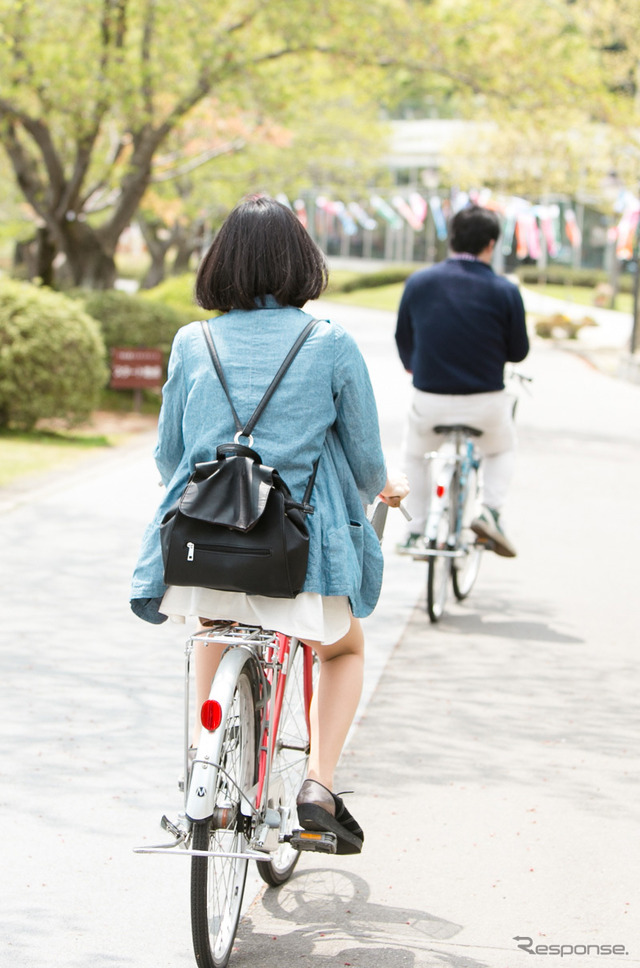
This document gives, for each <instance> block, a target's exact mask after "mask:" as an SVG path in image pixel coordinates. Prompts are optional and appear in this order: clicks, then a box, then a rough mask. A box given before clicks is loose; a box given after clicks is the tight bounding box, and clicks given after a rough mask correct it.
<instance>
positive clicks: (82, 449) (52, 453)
mask: <svg viewBox="0 0 640 968" xmlns="http://www.w3.org/2000/svg"><path fill="white" fill-rule="evenodd" d="M115 443H117V438H113V439H112V438H110V437H107V436H104V435H102V434H97V435H95V436H83V435H80V434H71V433H65V434H62V433H55V432H53V431H43V430H34V431H31V432H30V433H26V432H20V431H17V430H0V487H2V486H4V485H5V484H9V483H10V482H11V481H13V480H15V479H16V478H19V477H23V476H28V475H32V474H36V473H44V472H45V471H48V470H51V469H52V468H54V467H59V466H61V465H64V464H68V463H70V462H72V461H74V460H77V459H78V458H79V457H82V456H83V455H84V454H86V453H87V452H88V451H90V450H92V449H93V450H95V449H100V450H104V448H107V447H112V446H113V445H114V444H115Z"/></svg>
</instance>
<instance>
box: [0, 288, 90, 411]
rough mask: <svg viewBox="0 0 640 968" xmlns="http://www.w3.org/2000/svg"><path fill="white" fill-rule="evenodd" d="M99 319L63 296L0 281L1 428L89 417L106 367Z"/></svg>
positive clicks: (49, 291) (46, 290)
mask: <svg viewBox="0 0 640 968" xmlns="http://www.w3.org/2000/svg"><path fill="white" fill-rule="evenodd" d="M104 356H105V348H104V343H103V341H102V337H101V336H100V332H99V329H98V324H97V323H96V321H95V320H93V319H91V318H90V317H89V316H88V315H87V314H86V313H85V312H84V311H83V310H82V308H81V307H80V306H79V305H78V304H77V303H75V302H73V301H72V300H70V299H67V298H66V297H65V296H62V295H60V294H59V293H55V292H51V290H49V289H38V288H36V287H35V286H32V285H29V284H28V283H21V282H15V281H12V280H2V281H0V427H7V426H15V427H19V428H23V429H26V430H29V429H31V428H32V427H33V426H34V425H35V423H36V422H37V421H38V420H39V419H40V418H41V417H61V418H63V419H64V420H66V421H67V422H68V423H69V424H73V423H75V422H77V421H80V420H82V419H84V418H86V417H88V416H89V414H90V413H91V411H92V410H93V409H94V408H95V406H96V405H97V402H98V396H99V394H100V390H101V389H102V387H103V386H104V384H105V382H106V380H107V377H108V370H107V367H106V366H105V361H104Z"/></svg>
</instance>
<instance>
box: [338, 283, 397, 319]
mask: <svg viewBox="0 0 640 968" xmlns="http://www.w3.org/2000/svg"><path fill="white" fill-rule="evenodd" d="M403 289H404V285H403V283H401V282H394V283H393V284H392V285H390V286H376V287H375V288H374V289H357V290H356V291H355V292H328V293H327V292H324V293H323V294H322V299H329V300H331V301H332V302H339V303H342V304H343V306H364V308H365V309H389V310H390V311H391V312H394V313H395V312H396V310H397V309H398V306H399V305H400V297H401V296H402V290H403Z"/></svg>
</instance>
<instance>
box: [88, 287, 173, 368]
mask: <svg viewBox="0 0 640 968" xmlns="http://www.w3.org/2000/svg"><path fill="white" fill-rule="evenodd" d="M82 301H83V305H84V309H85V312H87V313H89V315H90V316H93V318H94V319H97V320H98V322H99V323H100V328H101V330H102V335H103V338H104V342H105V345H106V347H107V349H108V350H110V349H112V348H113V347H114V346H144V347H148V348H149V349H158V350H162V354H163V357H164V362H165V366H166V363H167V361H168V359H169V351H170V350H171V343H172V342H173V337H174V336H175V334H176V332H177V330H178V329H180V327H181V326H182V325H183V323H184V322H185V320H183V319H181V317H180V315H179V313H177V312H176V311H175V310H174V309H172V308H171V307H169V306H165V305H163V304H162V303H157V302H151V301H150V300H147V299H143V298H142V297H141V296H137V295H136V296H132V295H130V294H129V293H126V292H119V291H118V290H115V289H107V290H96V291H93V292H89V293H85V294H83V296H82Z"/></svg>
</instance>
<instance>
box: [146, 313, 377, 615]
mask: <svg viewBox="0 0 640 968" xmlns="http://www.w3.org/2000/svg"><path fill="white" fill-rule="evenodd" d="M310 318H311V317H310V316H309V315H308V314H307V313H304V312H303V311H302V310H300V309H296V308H294V307H281V306H278V304H277V303H276V302H275V300H274V299H273V298H272V297H267V299H266V300H265V305H264V307H263V308H256V309H255V310H250V311H246V310H233V311H232V312H229V313H226V314H225V315H222V316H218V317H214V318H213V319H211V320H209V326H210V327H211V332H212V335H213V338H214V341H215V345H216V349H217V351H218V356H219V357H220V362H221V364H222V368H223V371H224V374H225V377H226V380H227V384H228V387H229V392H230V394H231V399H232V400H233V403H234V406H235V409H236V411H237V413H238V415H239V417H240V420H241V421H242V422H243V425H244V423H245V422H246V421H247V420H248V419H249V417H250V416H251V414H252V413H253V410H254V409H255V407H256V406H257V404H258V402H259V401H260V399H261V398H262V395H263V394H264V392H265V390H266V389H267V387H268V385H269V383H270V382H271V380H272V378H273V377H274V375H275V373H276V371H277V370H278V368H279V366H280V364H281V363H282V361H283V360H284V358H285V356H286V355H287V352H288V350H289V349H290V347H291V346H292V345H293V343H294V342H295V339H296V337H297V336H298V334H299V333H300V332H301V331H302V329H303V328H304V327H305V325H306V324H307V322H308V321H309V319H310ZM234 434H235V426H234V421H233V416H232V413H231V409H230V407H229V403H228V401H227V398H226V396H225V394H224V391H223V389H222V387H221V385H220V382H219V380H218V377H217V375H216V373H215V370H214V368H213V364H212V362H211V357H210V356H209V352H208V350H207V346H206V342H205V339H204V335H203V333H202V329H201V326H200V323H198V322H194V323H190V324H189V325H187V326H184V327H183V328H182V329H180V330H179V331H178V333H177V334H176V337H175V339H174V343H173V347H172V350H171V357H170V360H169V368H168V377H167V382H166V384H165V386H164V388H163V392H162V409H161V412H160V420H159V425H158V443H157V446H156V450H155V460H156V464H157V466H158V470H159V471H160V475H161V477H162V481H163V483H164V484H165V486H166V491H165V494H164V497H163V499H162V500H161V502H160V505H159V507H158V509H157V511H156V514H155V516H154V518H153V520H152V522H151V523H150V525H149V526H148V527H147V529H146V531H145V533H144V536H143V540H142V549H141V552H140V557H139V559H138V563H137V565H136V568H135V571H134V575H133V581H132V586H131V599H132V607H133V609H134V611H135V612H136V614H138V615H140V617H143V618H145V619H147V620H148V621H152V622H153V621H155V622H158V621H161V620H162V619H161V618H160V617H159V616H158V612H157V606H158V604H159V599H160V598H161V596H162V595H163V594H164V592H165V590H166V586H165V584H164V581H163V563H162V554H161V550H160V537H159V525H160V522H161V521H162V518H163V517H164V515H165V513H166V511H167V510H168V509H169V508H170V507H172V505H173V504H175V503H176V501H178V500H179V498H180V496H181V494H182V492H183V490H184V488H185V485H186V483H187V480H188V478H189V476H190V474H191V473H192V472H193V470H194V467H195V465H196V463H198V462H200V461H209V460H214V459H215V454H216V447H217V446H218V445H219V444H223V443H228V442H229V441H232V440H233V437H234ZM253 437H254V443H253V447H254V449H255V450H256V451H257V452H258V453H259V454H260V456H261V458H262V462H263V463H264V464H268V465H269V466H271V467H276V468H277V469H278V471H279V472H280V474H281V476H282V477H283V479H284V481H285V482H286V484H287V485H288V487H289V489H290V490H291V492H292V494H293V496H294V498H296V499H297V500H301V499H302V497H303V494H304V491H305V487H306V485H307V481H308V480H309V477H310V475H311V473H312V465H313V463H314V461H315V460H316V459H317V458H318V456H320V460H319V464H318V472H317V476H316V481H315V485H314V488H313V493H312V496H311V504H312V505H313V506H314V507H315V513H314V514H311V515H308V517H307V524H308V527H309V535H310V541H309V563H308V569H307V576H306V581H305V584H304V588H303V591H306V592H318V593H320V594H322V595H347V596H348V597H349V600H350V603H351V608H352V611H353V614H354V615H355V616H356V617H364V616H366V615H368V614H369V613H370V612H371V611H372V610H373V608H374V606H375V604H376V602H377V600H378V596H379V593H380V586H381V583H382V553H381V550H380V545H379V542H378V539H377V538H376V535H375V532H374V531H373V528H372V527H371V525H370V524H369V522H368V521H367V520H366V517H365V512H364V508H363V502H364V503H370V502H371V501H372V500H373V499H374V497H375V496H376V495H377V494H378V493H379V492H380V491H381V490H382V488H383V487H384V485H385V481H386V468H385V460H384V456H383V453H382V447H381V443H380V433H379V427H378V415H377V410H376V404H375V398H374V395H373V390H372V387H371V382H370V379H369V374H368V371H367V367H366V364H365V362H364V360H363V358H362V355H361V353H360V351H359V349H358V347H357V345H356V343H355V341H354V340H353V338H352V337H351V336H350V335H349V334H348V333H347V332H345V330H344V329H343V328H342V327H341V326H339V325H337V324H335V323H331V322H329V321H328V320H321V321H320V322H319V323H318V324H317V325H316V327H315V329H314V330H313V331H312V332H311V335H310V336H309V337H308V338H307V340H306V342H305V343H304V345H303V346H302V348H301V350H300V351H299V353H298V355H297V356H296V358H295V359H294V361H293V363H292V364H291V367H290V369H289V370H288V371H287V373H286V374H285V376H284V378H283V380H282V382H281V383H280V385H279V386H278V389H277V390H276V392H275V394H274V396H273V397H272V399H271V400H270V402H269V404H268V406H267V407H266V409H265V410H264V412H263V414H262V415H261V417H260V419H259V421H258V424H257V426H256V427H255V428H254V431H253ZM145 599H149V600H150V601H149V602H148V604H145V603H144V600H145ZM133 600H137V601H135V603H133Z"/></svg>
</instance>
